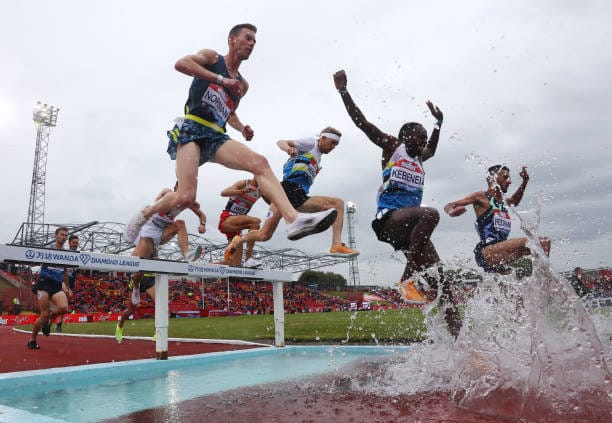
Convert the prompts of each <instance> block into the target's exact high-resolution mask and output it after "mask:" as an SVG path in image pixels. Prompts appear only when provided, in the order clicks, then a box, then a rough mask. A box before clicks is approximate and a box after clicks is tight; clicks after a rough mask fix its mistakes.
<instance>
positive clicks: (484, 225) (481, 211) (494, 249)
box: [444, 165, 550, 274]
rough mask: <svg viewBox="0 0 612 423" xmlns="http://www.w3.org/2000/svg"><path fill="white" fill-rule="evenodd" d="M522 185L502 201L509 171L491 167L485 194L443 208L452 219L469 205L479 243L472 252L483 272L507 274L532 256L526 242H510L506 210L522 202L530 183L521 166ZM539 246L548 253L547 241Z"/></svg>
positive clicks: (507, 183) (548, 240)
mask: <svg viewBox="0 0 612 423" xmlns="http://www.w3.org/2000/svg"><path fill="white" fill-rule="evenodd" d="M519 175H520V176H521V178H522V182H521V185H520V186H519V187H518V189H517V190H516V192H515V193H514V194H512V195H511V196H509V197H504V195H505V194H506V193H507V192H508V187H509V186H510V184H511V183H512V182H511V178H510V169H508V168H507V167H506V166H502V165H495V166H491V167H490V168H489V169H488V171H487V184H488V189H487V190H486V191H477V192H475V193H473V194H470V195H468V196H467V197H465V198H462V199H460V200H457V201H453V202H452V203H448V204H447V205H446V206H444V211H445V212H446V213H447V214H448V215H449V216H451V217H456V216H460V215H462V214H463V213H465V212H466V208H465V206H467V205H470V204H471V205H472V206H473V207H474V213H475V214H476V223H475V227H476V232H477V233H478V236H479V238H480V242H479V243H478V244H476V247H475V248H474V258H475V260H476V264H478V266H480V267H482V269H483V270H484V271H485V272H491V273H502V274H509V273H510V272H511V271H512V269H510V268H509V267H507V264H509V263H512V262H513V261H515V260H517V259H519V258H521V257H523V256H525V255H528V254H531V250H530V249H529V248H528V247H527V241H528V240H527V238H511V239H508V236H509V235H510V230H511V228H512V223H511V220H510V214H509V213H508V209H507V208H506V204H507V205H509V206H517V205H518V204H519V203H520V202H521V199H522V198H523V193H524V192H525V188H526V187H527V182H528V181H529V174H528V173H527V169H526V168H525V167H524V166H523V168H522V169H521V172H520V174H519ZM539 241H540V245H541V246H542V249H543V250H544V253H545V254H546V255H548V254H549V253H550V239H548V238H546V237H540V239H539Z"/></svg>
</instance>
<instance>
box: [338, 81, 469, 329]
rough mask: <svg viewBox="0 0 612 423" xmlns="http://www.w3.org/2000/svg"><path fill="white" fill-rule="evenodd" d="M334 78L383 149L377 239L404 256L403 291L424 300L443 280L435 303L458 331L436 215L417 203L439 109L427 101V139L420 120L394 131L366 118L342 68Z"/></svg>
mask: <svg viewBox="0 0 612 423" xmlns="http://www.w3.org/2000/svg"><path fill="white" fill-rule="evenodd" d="M334 84H335V86H336V89H337V90H338V92H339V93H340V97H341V98H342V101H343V103H344V106H345V107H346V111H347V112H348V114H349V116H350V117H351V119H352V120H353V122H354V123H355V125H357V127H358V128H359V129H360V130H361V131H363V132H364V133H365V135H366V136H367V137H368V139H369V140H370V141H371V142H372V143H374V144H375V145H377V146H378V147H380V148H381V150H382V156H381V169H382V172H383V173H382V174H383V183H382V186H381V187H380V189H379V191H378V194H377V208H376V217H375V219H374V220H373V221H372V229H373V230H374V232H375V233H376V236H377V238H378V239H379V240H380V241H382V242H386V243H389V244H391V245H392V246H393V248H395V250H401V251H402V252H403V253H404V255H405V257H406V267H405V268H404V272H403V273H402V277H401V279H400V282H399V285H400V289H401V290H402V295H403V297H404V299H406V300H408V301H411V302H413V303H415V304H424V303H426V302H428V301H431V300H432V299H433V298H435V292H434V291H437V289H436V288H437V284H438V282H439V281H442V284H441V285H442V293H443V295H442V296H440V302H439V305H440V306H441V308H442V309H444V310H445V318H446V321H447V323H448V327H449V331H450V332H451V333H452V334H453V335H454V336H457V335H458V333H459V329H460V328H461V320H460V316H459V313H458V310H457V309H456V307H455V305H454V304H453V301H452V296H453V293H452V292H451V290H450V285H449V282H448V281H447V279H445V278H444V277H443V272H442V267H441V266H440V265H439V262H440V257H439V256H438V253H437V251H436V249H435V247H434V245H433V243H432V242H431V234H432V233H433V231H434V229H435V228H436V226H437V224H438V221H439V219H440V215H439V213H438V211H437V210H436V209H435V208H433V207H421V201H422V198H423V187H424V176H425V172H424V170H423V163H424V162H425V161H426V160H428V159H430V158H431V157H433V156H434V154H435V152H436V149H437V147H438V139H439V136H440V127H441V125H442V119H443V114H442V111H441V110H440V109H439V108H438V107H436V106H435V105H434V104H433V103H432V102H430V101H427V103H426V104H427V107H428V108H429V111H430V112H431V114H432V116H433V117H434V118H435V119H436V124H435V126H434V129H433V131H432V133H431V137H430V138H429V140H428V139H427V131H426V130H425V128H424V127H423V125H421V124H420V123H416V122H410V123H406V124H404V125H403V126H402V127H401V128H400V131H399V133H398V136H397V137H395V136H393V135H390V134H387V133H385V132H383V131H381V130H380V129H379V128H378V127H376V126H375V125H374V124H373V123H371V122H369V121H368V120H367V119H366V118H365V116H364V115H363V113H362V112H361V110H359V108H358V107H357V105H356V104H355V102H354V101H353V99H352V97H351V95H350V94H349V92H348V90H347V76H346V72H345V71H343V70H341V71H338V72H336V73H335V74H334ZM428 269H432V270H433V273H436V275H435V276H432V278H430V279H429V280H428V283H429V285H430V288H432V289H430V290H425V289H421V288H420V285H417V283H416V281H417V279H419V280H420V279H421V278H424V277H425V276H427V275H425V273H427V274H429V273H431V272H429V271H428Z"/></svg>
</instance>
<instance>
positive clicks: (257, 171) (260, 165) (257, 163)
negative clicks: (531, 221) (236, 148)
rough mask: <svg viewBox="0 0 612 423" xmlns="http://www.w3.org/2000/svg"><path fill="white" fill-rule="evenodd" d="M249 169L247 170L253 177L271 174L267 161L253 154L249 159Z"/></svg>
mask: <svg viewBox="0 0 612 423" xmlns="http://www.w3.org/2000/svg"><path fill="white" fill-rule="evenodd" d="M250 165H251V169H249V170H250V171H251V172H252V173H253V174H254V175H261V174H264V173H266V172H272V168H271V167H270V163H268V159H266V158H265V156H262V155H261V154H255V155H254V156H253V158H252V159H251V163H250Z"/></svg>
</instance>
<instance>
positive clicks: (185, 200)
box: [175, 190, 196, 208]
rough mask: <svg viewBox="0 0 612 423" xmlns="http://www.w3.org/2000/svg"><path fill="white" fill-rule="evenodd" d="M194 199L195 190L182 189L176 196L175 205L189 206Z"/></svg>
mask: <svg viewBox="0 0 612 423" xmlns="http://www.w3.org/2000/svg"><path fill="white" fill-rule="evenodd" d="M195 200H196V192H195V190H193V191H192V190H189V191H182V192H178V195H177V197H176V204H175V206H176V207H179V208H181V207H185V208H187V207H189V206H191V205H192V204H193V203H194V202H195Z"/></svg>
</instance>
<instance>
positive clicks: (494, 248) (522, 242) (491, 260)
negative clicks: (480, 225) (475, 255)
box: [482, 237, 550, 266]
mask: <svg viewBox="0 0 612 423" xmlns="http://www.w3.org/2000/svg"><path fill="white" fill-rule="evenodd" d="M527 241H528V239H527V238H513V239H508V240H506V241H501V242H497V243H495V244H491V245H487V246H486V247H485V248H483V249H482V256H483V257H484V259H485V260H486V262H487V264H489V265H491V266H495V265H500V264H507V263H511V262H513V261H515V260H518V259H519V258H521V257H523V256H527V255H529V254H531V250H530V249H529V247H527ZM540 244H541V246H542V249H543V250H544V253H546V255H547V256H548V255H549V254H550V239H549V238H546V237H541V238H540Z"/></svg>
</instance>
